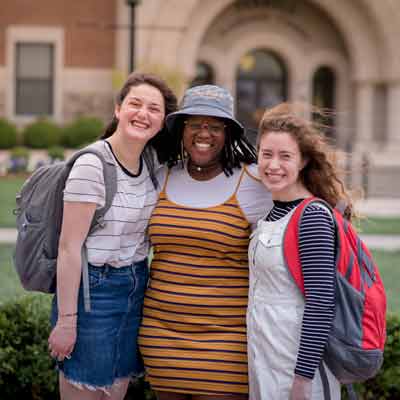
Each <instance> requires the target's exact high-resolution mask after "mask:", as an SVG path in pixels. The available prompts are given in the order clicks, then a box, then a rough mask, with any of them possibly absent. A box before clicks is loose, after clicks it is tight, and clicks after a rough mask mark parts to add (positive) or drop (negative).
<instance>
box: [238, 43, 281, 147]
mask: <svg viewBox="0 0 400 400" xmlns="http://www.w3.org/2000/svg"><path fill="white" fill-rule="evenodd" d="M287 80H288V77H287V69H286V66H285V64H284V63H283V61H282V60H281V58H280V57H279V56H278V55H277V54H275V53H273V52H271V51H267V50H262V49H256V50H252V51H250V52H248V53H247V54H245V55H244V56H243V57H242V58H241V59H240V61H239V65H238V67H237V72H236V110H237V117H238V119H239V121H240V122H242V123H243V124H244V125H245V127H246V128H247V135H248V137H249V139H250V140H251V142H252V143H255V138H256V134H257V126H258V123H259V121H260V118H261V116H262V114H263V113H264V110H265V108H268V107H272V106H274V105H276V104H278V103H281V102H282V101H285V100H286V99H287Z"/></svg>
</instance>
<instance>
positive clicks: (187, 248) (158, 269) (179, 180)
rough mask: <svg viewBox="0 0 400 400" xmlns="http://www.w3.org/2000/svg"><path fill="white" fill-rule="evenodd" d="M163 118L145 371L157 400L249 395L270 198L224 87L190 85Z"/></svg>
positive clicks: (143, 340)
mask: <svg viewBox="0 0 400 400" xmlns="http://www.w3.org/2000/svg"><path fill="white" fill-rule="evenodd" d="M167 126H168V128H169V130H170V132H171V135H172V137H173V139H172V140H171V147H172V149H171V151H170V166H171V168H170V169H164V170H161V171H160V174H159V178H160V183H161V187H162V191H161V194H160V198H159V201H158V204H157V206H156V207H155V209H154V212H153V214H152V217H151V219H150V224H149V236H150V240H151V242H152V245H153V248H154V258H153V261H152V264H151V277H150V284H149V287H148V289H147V292H146V296H145V302H144V311H143V321H142V326H141V329H140V333H139V344H140V350H141V353H142V355H143V358H144V363H145V367H146V370H147V373H148V378H149V380H150V383H151V385H152V387H153V389H155V390H156V392H157V395H158V399H159V400H195V399H196V400H200V399H203V400H207V399H220V400H227V399H231V400H239V399H247V396H248V394H247V393H248V388H247V386H248V385H247V352H246V349H247V344H246V326H245V317H246V307H247V294H248V259H247V247H248V243H249V235H250V231H251V227H252V225H254V224H255V223H256V221H257V220H258V219H259V218H260V217H261V216H263V215H265V214H266V212H267V211H268V210H269V209H270V208H271V206H272V203H271V197H270V194H269V192H268V191H267V189H266V188H265V187H264V186H263V185H262V184H261V182H260V181H259V179H257V177H256V176H255V174H256V171H257V170H256V168H255V164H254V162H255V150H254V149H253V148H252V146H251V145H250V144H249V143H248V141H247V140H246V138H245V136H244V130H243V127H242V126H241V124H240V123H239V122H238V121H237V120H236V119H235V118H234V116H233V99H232V97H231V95H230V94H229V93H228V92H227V91H226V90H225V89H223V88H220V87H218V86H213V85H202V86H197V87H193V88H191V89H189V90H188V91H187V92H186V94H185V96H184V99H183V103H182V106H181V108H180V110H179V111H178V112H176V113H173V114H171V115H170V116H168V117H167Z"/></svg>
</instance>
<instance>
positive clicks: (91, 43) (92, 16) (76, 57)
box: [0, 0, 116, 68]
mask: <svg viewBox="0 0 400 400" xmlns="http://www.w3.org/2000/svg"><path fill="white" fill-rule="evenodd" d="M0 2H1V6H0V7H1V11H0V65H4V64H5V51H6V49H5V32H6V27H7V26H9V25H33V26H35V25H38V26H57V27H63V28H64V32H65V54H64V60H65V65H66V66H67V67H83V68H112V67H113V65H114V54H115V51H114V37H115V14H116V0H0Z"/></svg>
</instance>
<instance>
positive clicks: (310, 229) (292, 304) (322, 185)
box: [247, 104, 349, 400]
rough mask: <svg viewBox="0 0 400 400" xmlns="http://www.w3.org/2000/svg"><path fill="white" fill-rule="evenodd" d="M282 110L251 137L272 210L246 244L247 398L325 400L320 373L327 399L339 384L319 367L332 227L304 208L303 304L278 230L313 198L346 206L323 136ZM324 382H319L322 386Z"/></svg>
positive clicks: (330, 292)
mask: <svg viewBox="0 0 400 400" xmlns="http://www.w3.org/2000/svg"><path fill="white" fill-rule="evenodd" d="M298 115H299V114H298V110H296V107H294V106H291V105H289V104H282V105H279V106H276V107H275V108H273V109H271V110H269V111H267V112H266V113H265V114H264V116H263V119H262V121H261V123H260V128H259V133H258V168H259V174H260V177H261V180H262V182H263V183H264V185H265V186H266V187H267V188H268V189H269V190H270V191H271V193H272V199H273V202H274V207H273V209H272V210H271V212H270V213H269V214H268V216H267V217H266V219H265V220H261V221H260V222H259V224H258V227H257V230H256V231H255V233H254V236H253V238H252V240H251V242H250V246H249V259H250V290H249V306H248V312H247V325H248V342H249V344H248V353H249V385H250V399H251V400H287V399H290V400H309V399H313V400H317V399H321V400H322V399H324V398H325V396H324V386H323V384H322V382H321V375H320V374H323V373H324V370H325V371H326V375H327V377H326V378H327V380H328V382H329V389H330V398H331V399H332V400H334V399H339V398H340V385H339V383H338V381H337V380H336V378H335V377H334V375H333V374H332V373H331V372H330V371H329V369H328V368H327V367H325V368H323V369H322V368H321V370H319V367H320V365H321V364H322V356H323V352H324V347H325V344H326V341H327V338H328V334H329V331H330V328H331V326H332V322H333V317H334V304H335V302H334V300H335V298H334V296H335V279H334V277H335V229H334V224H333V219H332V216H331V214H330V212H329V210H328V209H327V208H326V207H320V206H317V205H310V206H307V207H306V208H305V211H304V214H303V216H302V219H301V222H300V231H299V241H300V242H299V249H300V254H299V258H300V263H301V268H302V275H303V278H304V288H305V293H306V294H305V298H303V295H302V293H301V292H300V290H299V289H298V288H297V286H296V284H295V283H294V280H293V279H292V276H291V275H290V272H289V270H288V269H287V267H286V265H285V262H284V260H283V252H282V243H283V237H284V232H285V228H286V226H287V224H288V221H289V219H290V217H291V215H292V214H293V212H294V210H295V209H296V207H297V206H298V205H299V204H300V203H301V201H302V200H303V199H305V198H308V197H310V196H317V197H319V198H322V199H323V200H325V201H326V202H328V203H329V204H330V205H331V206H332V207H334V206H335V205H336V204H337V202H338V201H339V200H340V199H344V198H345V199H346V201H348V200H349V198H348V195H347V194H346V191H345V189H344V186H343V183H342V181H341V180H340V177H339V175H338V168H337V166H336V164H335V162H334V161H333V159H332V157H331V155H332V154H333V151H332V150H331V149H330V148H329V147H328V145H327V144H326V143H325V141H324V139H323V136H322V134H320V133H319V131H318V130H317V129H316V128H315V127H314V126H313V125H312V123H311V122H308V121H306V120H305V119H303V118H301V117H300V116H298ZM325 382H326V381H325Z"/></svg>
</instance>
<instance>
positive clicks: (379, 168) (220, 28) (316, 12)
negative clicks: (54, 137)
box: [0, 0, 400, 198]
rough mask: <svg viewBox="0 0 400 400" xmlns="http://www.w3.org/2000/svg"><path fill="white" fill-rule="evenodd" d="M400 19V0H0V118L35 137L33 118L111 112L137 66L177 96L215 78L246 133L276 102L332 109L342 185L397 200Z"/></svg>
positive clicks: (64, 120)
mask: <svg viewBox="0 0 400 400" xmlns="http://www.w3.org/2000/svg"><path fill="white" fill-rule="evenodd" d="M399 21H400V2H399V1H397V0H381V1H379V2H377V1H374V0H337V1H330V0H80V1H69V0H35V1H30V0H1V13H0V118H1V117H3V118H5V119H6V120H7V121H8V122H11V123H12V124H15V125H16V126H17V130H18V132H19V133H18V140H17V144H24V145H28V147H29V146H31V147H32V144H31V142H30V141H29V140H28V143H24V142H23V138H22V139H21V136H24V135H23V133H20V131H21V130H23V129H24V127H26V126H27V125H29V124H31V123H32V122H34V121H36V120H37V119H38V118H41V119H43V118H46V119H48V120H50V121H52V122H55V123H56V124H59V125H62V126H63V125H65V124H68V123H71V122H72V121H74V120H76V119H77V118H78V117H82V116H84V117H89V116H90V117H96V118H99V119H100V120H101V121H103V122H104V121H106V120H108V119H109V118H110V115H111V112H112V106H113V97H114V94H115V92H116V90H117V89H118V88H119V87H120V86H121V84H122V82H123V80H124V79H125V77H126V76H127V74H128V72H129V71H131V70H133V69H135V68H139V69H142V70H143V69H145V70H148V71H153V72H157V73H159V74H160V75H162V76H163V77H164V78H166V79H167V80H168V81H169V83H170V84H171V85H172V86H173V87H174V89H175V90H176V92H177V93H178V94H182V92H183V90H184V89H185V88H186V87H188V86H190V85H194V84H201V83H216V84H218V85H222V86H224V87H226V88H228V89H229V90H230V91H231V92H232V93H233V95H234V96H235V99H236V111H237V115H238V117H239V119H240V120H241V121H242V122H243V123H244V124H245V125H246V126H247V127H248V128H249V130H248V135H249V137H250V138H251V139H254V130H253V129H254V128H256V127H257V123H258V120H259V118H260V116H261V115H262V112H263V110H264V109H265V108H266V107H270V106H272V105H275V104H276V103H279V102H281V101H283V100H289V101H301V102H307V103H311V104H314V105H317V106H319V107H322V108H329V109H332V110H334V114H333V115H332V116H330V117H329V118H328V119H327V120H326V121H325V122H326V123H327V124H329V125H330V126H331V127H330V129H326V134H327V135H328V136H329V137H330V138H331V140H332V141H333V142H334V143H335V144H336V145H337V146H338V147H339V148H341V149H343V150H345V151H347V152H349V153H350V154H351V159H349V160H348V161H347V163H348V165H347V166H348V167H350V169H351V170H352V174H351V176H350V177H349V178H348V183H350V184H351V185H352V186H355V187H357V186H362V187H363V188H364V191H365V194H366V196H369V197H386V198H388V197H389V198H400V181H399V179H397V177H398V175H399V173H400V158H399V157H398V156H397V155H398V154H399V150H400V134H399V132H398V125H399V112H398V108H399V107H400V51H398V43H397V42H398V37H400V23H399ZM1 135H2V133H1V129H0V137H1ZM39 135H40V134H39ZM33 141H35V140H33ZM0 142H1V139H0ZM61 144H62V145H65V144H68V140H67V141H66V143H65V140H64V142H63V141H62V140H61ZM0 147H1V143H0ZM2 147H3V148H4V145H3V146H2ZM33 147H34V146H33ZM67 147H68V146H67ZM2 160H3V162H5V161H4V160H5V156H4V155H3V156H2V155H1V154H0V163H1V162H2ZM31 164H32V163H31ZM3 170H4V167H3Z"/></svg>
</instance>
